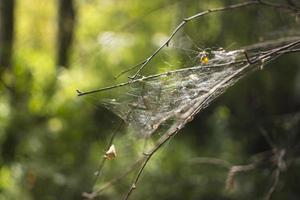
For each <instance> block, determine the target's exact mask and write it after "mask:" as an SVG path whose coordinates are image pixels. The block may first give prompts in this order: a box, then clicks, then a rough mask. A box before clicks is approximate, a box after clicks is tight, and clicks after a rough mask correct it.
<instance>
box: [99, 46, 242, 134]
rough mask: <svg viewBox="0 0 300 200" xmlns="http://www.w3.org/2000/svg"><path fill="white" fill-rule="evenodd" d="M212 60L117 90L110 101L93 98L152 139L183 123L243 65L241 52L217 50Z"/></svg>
mask: <svg viewBox="0 0 300 200" xmlns="http://www.w3.org/2000/svg"><path fill="white" fill-rule="evenodd" d="M209 57H210V60H209V61H208V63H205V64H204V63H200V62H199V63H198V64H197V65H196V66H194V67H189V68H184V69H179V70H174V71H169V72H166V73H161V74H156V75H152V76H148V77H142V78H140V79H137V80H135V81H133V82H132V83H130V84H129V83H128V84H125V85H124V86H123V87H117V88H114V89H113V90H115V93H114V94H115V95H112V97H111V98H105V99H103V98H104V97H103V96H105V94H103V93H105V91H104V92H103V93H99V94H93V95H94V96H97V97H96V99H102V100H100V101H101V104H102V105H103V106H105V107H106V108H107V109H109V110H111V111H112V112H113V113H115V114H116V115H118V116H119V117H120V118H122V119H123V120H124V121H125V123H126V124H128V127H129V129H130V130H133V131H134V132H136V133H137V134H138V135H139V136H143V137H149V136H151V135H152V134H153V133H155V132H157V131H158V130H160V129H161V128H163V127H167V126H169V125H170V124H172V123H177V122H178V121H180V120H182V119H183V116H184V113H185V112H187V111H188V110H189V109H190V108H191V107H192V106H193V105H194V104H195V103H196V102H201V101H203V100H204V99H205V97H206V94H207V93H209V92H210V90H211V89H212V88H213V87H214V86H216V85H217V84H219V83H220V82H221V81H222V80H224V79H225V78H226V77H228V76H230V75H232V74H233V73H235V72H236V71H237V69H239V68H240V67H241V66H242V65H241V63H244V62H243V61H242V58H243V52H242V51H239V50H238V51H225V50H223V49H219V50H214V51H210V54H209ZM106 93H107V92H106ZM110 93H111V91H110ZM101 95H102V97H101ZM216 95H217V94H216ZM216 95H215V96H216Z"/></svg>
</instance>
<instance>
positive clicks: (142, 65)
mask: <svg viewBox="0 0 300 200" xmlns="http://www.w3.org/2000/svg"><path fill="white" fill-rule="evenodd" d="M252 5H263V6H267V7H273V8H278V9H288V10H292V11H294V12H299V8H297V7H293V6H290V5H285V4H276V3H271V2H268V1H262V0H256V1H247V2H243V3H238V4H232V5H229V6H224V7H220V8H212V9H208V10H205V11H202V12H200V13H197V14H195V15H193V16H190V17H187V18H185V19H183V20H182V22H181V23H180V24H179V25H178V26H177V27H176V28H175V29H174V30H173V32H172V33H171V35H170V36H169V37H168V38H167V40H166V41H165V42H164V43H163V44H162V45H161V46H160V47H158V48H157V49H156V50H155V51H154V52H153V53H152V54H151V55H150V56H149V57H148V58H146V59H145V60H143V61H141V62H140V63H138V64H137V65H135V66H133V67H131V68H129V69H127V70H125V71H122V72H121V73H120V74H118V75H117V77H119V76H121V75H123V74H125V73H127V72H129V71H131V70H132V69H135V68H137V67H138V66H140V67H139V68H138V70H137V71H136V72H135V74H134V75H133V76H132V77H129V78H130V79H131V81H132V80H134V79H136V77H137V76H138V75H139V74H140V72H141V71H142V70H143V69H144V68H145V66H146V65H147V64H148V63H149V62H150V61H151V60H152V59H153V57H155V56H156V54H158V53H159V52H160V51H161V50H162V49H163V48H164V47H165V46H168V45H169V43H170V41H171V40H172V38H173V37H174V36H175V35H176V33H177V32H178V31H179V30H180V29H182V28H183V27H184V26H185V25H186V24H187V23H188V22H190V21H192V20H194V19H196V18H199V17H202V16H205V15H208V14H210V13H215V12H224V11H228V10H233V9H237V8H243V7H248V6H252Z"/></svg>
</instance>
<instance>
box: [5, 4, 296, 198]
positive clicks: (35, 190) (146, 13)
mask: <svg viewBox="0 0 300 200" xmlns="http://www.w3.org/2000/svg"><path fill="white" fill-rule="evenodd" d="M229 3H230V1H221V0H213V1H212V0H211V1H196V0H190V1H182V2H181V1H175V0H169V1H161V0H155V1H142V0H122V1H120V0H102V1H99V0H77V1H76V9H77V20H76V31H75V41H74V43H73V47H72V54H71V67H70V68H58V67H57V66H55V51H56V32H57V30H56V29H57V27H56V20H57V19H56V9H57V5H56V4H57V1H53V0H51V1H39V0H26V1H20V0H19V1H17V4H16V5H17V7H16V10H15V20H16V31H15V44H14V54H13V68H12V70H11V71H10V72H5V74H3V75H2V79H3V82H4V83H5V84H6V85H9V86H11V87H12V89H8V88H6V87H4V86H3V85H2V84H1V85H0V96H1V98H0V146H1V149H2V150H1V155H0V199H25V200H26V199H28V200H29V199H45V200H52V199H82V197H81V193H82V192H86V191H90V189H91V185H92V184H93V180H94V175H93V174H94V172H95V171H96V170H97V166H98V165H99V162H100V160H101V159H102V156H103V154H104V153H105V151H104V149H105V147H106V145H107V143H108V141H109V138H110V136H111V135H112V132H113V131H114V130H115V129H116V128H117V126H118V123H119V121H120V120H119V119H118V118H116V117H115V116H113V115H112V114H111V113H109V111H108V110H105V109H103V108H102V107H100V106H99V104H98V103H97V100H96V102H95V101H94V100H91V101H89V100H86V99H84V98H79V97H77V96H76V89H83V90H84V89H90V88H98V87H101V86H107V85H111V84H114V83H116V82H121V81H122V80H127V79H126V76H124V77H121V78H120V79H117V81H116V80H115V79H114V76H116V75H117V74H118V73H119V72H121V71H123V70H125V69H127V68H128V67H130V66H132V65H133V64H136V63H137V62H139V61H141V60H142V59H144V58H146V57H147V56H149V55H150V54H151V53H152V52H153V50H155V48H157V47H158V43H159V41H160V40H162V39H164V38H166V37H167V36H168V35H169V33H170V32H171V31H172V29H173V28H174V27H175V26H176V25H177V24H178V23H179V22H180V21H181V20H182V18H183V17H186V16H191V15H193V14H195V13H197V12H199V11H202V10H205V9H208V8H213V7H220V6H224V5H227V4H229ZM282 15H284V17H282ZM295 23H296V22H295V20H294V17H293V16H291V15H290V14H286V15H285V13H284V14H282V13H280V12H279V13H277V12H274V10H272V9H267V8H259V9H258V8H257V7H251V8H245V9H242V10H239V11H232V12H228V13H225V14H221V13H217V14H215V15H210V16H205V17H204V18H200V19H199V20H196V21H194V22H191V24H188V26H187V27H186V28H185V29H184V30H183V31H182V32H181V33H179V36H178V37H176V38H175V40H174V45H175V46H176V45H177V44H180V39H182V38H190V40H191V41H193V42H194V43H195V44H196V45H198V46H200V47H211V46H213V47H220V46H223V47H224V48H227V47H228V48H233V47H240V46H243V45H246V44H251V43H252V42H257V41H259V40H264V39H274V38H277V37H281V36H282V37H283V36H290V35H291V34H293V32H292V31H291V32H288V31H286V30H292V29H291V25H295ZM298 25H299V24H298ZM190 43H191V42H190ZM186 45H188V46H189V47H190V48H193V49H195V47H194V46H193V45H194V44H186ZM170 48H171V47H170ZM173 50H174V49H172V48H171V50H169V51H168V50H166V52H163V53H162V54H161V55H159V56H158V57H157V58H156V59H154V60H153V61H151V63H150V65H149V66H148V67H147V69H145V71H144V72H145V74H149V73H155V72H161V71H166V70H169V69H170V68H172V67H173V68H178V67H180V66H182V65H184V61H183V62H181V63H179V64H178V63H176V61H178V60H181V59H182V60H184V59H186V60H188V59H189V58H188V59H187V57H186V56H185V57H184V53H182V52H181V53H178V52H177V51H176V52H175V53H174V52H173ZM182 57H184V58H182ZM164 61H166V62H170V63H174V64H172V65H165V64H162V63H163V62H164ZM297 63H299V55H290V56H287V57H285V58H282V59H281V60H278V61H275V62H273V63H272V64H271V65H273V66H272V67H270V68H267V69H264V70H262V71H259V72H255V73H253V74H252V75H251V76H250V77H248V78H246V79H245V80H243V81H241V82H240V84H237V86H235V87H233V88H231V89H230V90H229V91H228V92H227V93H226V94H225V95H223V96H222V97H221V98H219V99H218V100H217V101H216V102H215V103H214V104H212V105H211V106H210V107H208V108H207V109H206V110H205V111H204V112H202V113H200V114H199V116H197V118H196V119H195V120H194V121H193V122H191V123H190V124H189V125H188V126H187V127H186V128H185V129H184V130H182V132H181V134H180V135H179V136H178V137H175V138H174V139H173V140H172V142H170V143H169V144H167V145H166V146H165V147H164V148H162V149H160V151H159V153H158V154H157V155H155V156H154V157H153V159H152V160H151V161H150V163H149V166H147V167H146V170H145V174H144V175H143V176H142V179H141V180H140V182H139V185H138V187H137V191H136V193H135V194H134V195H133V197H132V199H147V200H148V199H172V200H173V199H257V198H261V197H263V196H264V195H265V193H266V191H267V190H268V188H269V185H270V184H271V181H270V177H271V174H272V169H271V168H264V167H263V166H260V167H258V168H257V169H255V170H254V171H250V172H249V173H248V172H246V173H241V174H238V175H237V177H236V179H237V180H235V181H236V185H235V187H234V188H233V190H232V191H226V190H225V181H226V177H227V174H228V169H227V168H224V167H220V166H215V165H210V164H197V163H193V162H192V161H193V160H194V159H195V157H214V158H219V159H222V160H226V161H228V162H230V163H232V164H237V165H239V164H248V163H249V162H250V161H251V158H252V157H251V156H253V155H255V154H257V153H260V152H263V151H266V150H270V149H271V147H270V146H269V145H268V143H267V141H266V139H265V138H264V137H263V136H262V134H261V132H260V128H261V127H263V129H265V130H266V131H267V132H268V133H269V134H270V135H271V138H272V139H273V140H274V141H275V143H276V144H277V145H278V146H279V147H281V148H285V149H288V150H290V151H291V152H292V153H291V154H289V156H291V157H293V158H295V157H297V152H296V150H295V149H294V148H295V146H296V145H297V141H298V137H297V131H299V120H298V121H297V119H298V118H297V115H295V113H298V112H299V103H300V101H299V97H300V96H299V73H300V71H299V66H297ZM298 65H299V64H298ZM287 114H289V116H290V118H286V115H287ZM274 116H275V117H274ZM276 120H277V121H276ZM293 121H296V122H295V123H292V122H293ZM120 132H121V134H124V136H123V137H121V138H119V139H118V140H117V141H116V143H115V145H116V146H117V148H118V154H120V155H119V157H120V158H118V159H120V162H119V164H120V166H121V167H120V166H117V165H116V164H115V163H116V161H113V162H110V163H108V165H107V166H106V168H105V171H104V172H105V173H106V174H105V175H107V176H108V177H111V176H113V175H116V174H117V173H119V172H120V170H122V169H125V168H126V166H129V165H130V164H132V163H133V162H134V159H135V158H137V153H138V152H140V149H142V148H143V145H142V144H143V143H142V142H141V139H138V138H137V137H136V136H132V135H130V134H125V127H122V131H120ZM289 148H291V149H289ZM119 150H120V151H119ZM294 150H295V152H294ZM298 164H299V163H297V161H295V165H293V166H291V168H289V169H287V170H286V172H283V175H282V177H280V184H279V188H278V191H276V192H275V194H274V199H293V198H294V199H295V198H297V197H298V196H299V195H300V194H299V191H298V189H297V186H298V185H299V184H298V183H299V172H297V167H295V166H297V165H298ZM104 180H105V179H104ZM131 180H132V174H131V175H129V178H124V179H122V180H121V181H120V182H119V183H118V184H117V186H116V187H113V188H110V189H108V190H107V191H105V192H104V194H103V198H104V199H117V198H120V196H122V195H124V192H126V191H127V189H128V188H129V186H130V184H131ZM100 185H101V184H100V183H99V184H97V185H96V186H100Z"/></svg>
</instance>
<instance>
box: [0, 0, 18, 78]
mask: <svg viewBox="0 0 300 200" xmlns="http://www.w3.org/2000/svg"><path fill="white" fill-rule="evenodd" d="M14 5H15V0H0V74H1V72H2V71H3V70H4V69H5V68H9V67H11V57H12V47H13V40H14Z"/></svg>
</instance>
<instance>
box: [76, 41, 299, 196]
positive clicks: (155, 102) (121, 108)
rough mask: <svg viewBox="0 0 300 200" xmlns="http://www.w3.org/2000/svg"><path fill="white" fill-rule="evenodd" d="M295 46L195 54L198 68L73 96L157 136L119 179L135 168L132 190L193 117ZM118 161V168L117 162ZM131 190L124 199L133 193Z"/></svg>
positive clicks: (296, 45)
mask: <svg viewBox="0 0 300 200" xmlns="http://www.w3.org/2000/svg"><path fill="white" fill-rule="evenodd" d="M299 46H300V40H297V41H294V42H289V43H287V44H285V45H283V44H280V45H279V46H277V47H272V48H271V49H264V50H263V51H258V50H257V49H253V50H252V51H251V49H250V48H248V50H247V52H245V50H235V51H225V50H223V49H218V50H212V51H210V53H207V52H206V53H205V54H204V56H205V57H203V52H199V56H198V57H199V63H198V64H197V65H195V66H193V67H189V68H184V69H179V70H174V71H168V72H165V73H161V74H155V75H150V76H147V77H141V78H139V79H135V80H132V81H129V82H125V83H121V84H118V85H114V86H110V87H106V88H102V89H98V90H94V91H89V92H80V91H78V93H79V96H82V95H87V94H89V95H88V96H90V97H92V98H93V99H96V101H97V102H100V103H101V104H102V105H103V106H104V107H106V108H107V109H109V110H111V111H112V112H113V113H114V114H116V115H117V116H119V117H120V118H121V119H122V120H123V121H124V122H125V123H126V124H127V125H128V127H129V132H134V133H136V135H138V136H140V138H141V139H142V138H150V137H151V139H153V138H154V137H152V136H154V135H158V136H159V138H158V139H157V140H156V139H153V143H152V144H151V145H150V147H149V148H143V154H142V155H140V153H138V154H139V155H138V157H139V158H137V159H136V162H133V163H137V164H138V166H136V164H134V165H133V167H130V168H129V170H128V172H127V171H126V173H125V174H124V176H125V175H127V173H131V172H132V171H133V170H134V169H135V168H139V170H137V174H136V177H135V178H134V181H133V184H132V185H133V186H134V185H135V184H136V183H137V180H138V179H139V177H140V174H141V173H142V171H143V169H144V167H145V165H146V164H147V162H148V160H149V159H150V158H151V156H152V155H153V154H154V153H155V152H156V151H157V150H158V149H159V148H160V147H161V146H162V145H163V144H164V143H165V142H166V141H168V140H169V139H170V138H171V137H172V136H174V135H176V134H177V133H178V131H179V130H181V129H182V128H183V127H184V126H185V124H186V123H188V122H189V121H191V120H192V119H193V117H194V116H195V115H196V114H197V113H198V112H200V111H201V110H202V109H203V108H205V107H207V106H208V105H209V103H210V102H211V101H213V100H214V99H215V98H217V97H218V96H219V95H221V94H222V93H223V92H224V91H225V90H226V89H227V88H229V87H230V86H231V85H233V84H234V83H235V82H237V81H238V80H239V79H240V78H241V77H242V76H243V75H246V74H248V72H249V71H251V70H253V69H258V68H259V67H262V66H263V65H265V64H266V63H268V62H269V61H271V60H273V59H276V58H278V56H280V55H283V54H286V53H293V52H299V51H300V48H299ZM204 61H205V62H204ZM107 96H108V98H107ZM157 133H160V134H157ZM122 145H124V144H123V143H120V144H117V147H118V148H119V147H120V146H122ZM110 149H112V146H111V147H110V148H109V149H108V151H107V152H106V154H105V155H106V156H108V155H109V156H111V155H112V158H114V157H115V156H116V154H111V153H112V152H110ZM121 152H122V151H121ZM118 161H119V162H118V163H120V159H119V158H118ZM134 171H135V170H134ZM120 177H123V175H121V176H120ZM114 180H119V179H118V178H117V179H113V181H109V182H108V184H107V185H108V186H110V185H112V184H114V183H115V182H116V181H114ZM108 186H106V185H104V186H103V187H102V188H100V189H98V190H96V191H94V192H93V193H90V194H86V195H88V196H90V197H94V196H97V195H98V194H99V193H100V192H102V190H103V188H106V187H108ZM133 186H132V187H131V188H130V190H129V191H128V194H127V196H129V195H130V193H131V192H132V190H133V189H134V187H133Z"/></svg>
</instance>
